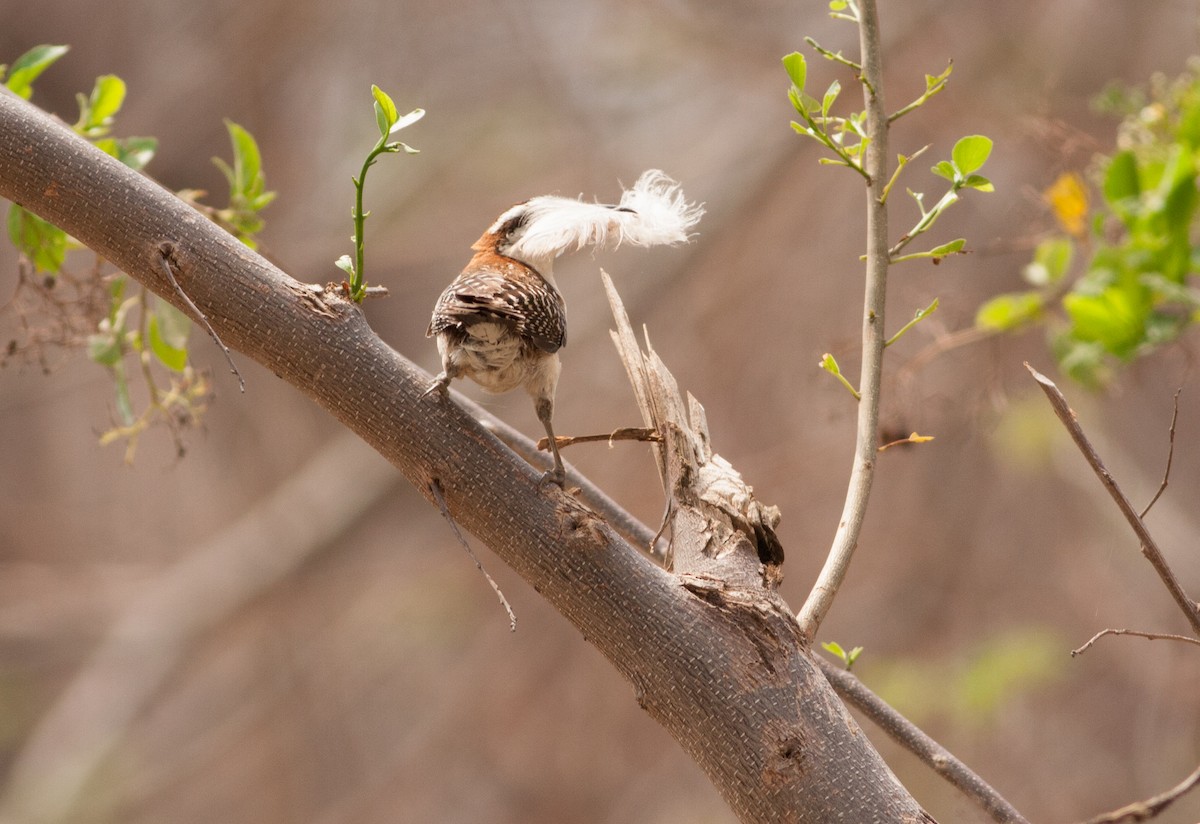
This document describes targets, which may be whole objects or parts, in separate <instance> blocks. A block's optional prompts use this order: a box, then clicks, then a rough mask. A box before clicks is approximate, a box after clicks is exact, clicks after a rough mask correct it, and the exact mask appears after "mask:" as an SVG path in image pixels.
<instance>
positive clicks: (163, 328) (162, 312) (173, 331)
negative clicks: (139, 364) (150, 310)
mask: <svg viewBox="0 0 1200 824" xmlns="http://www.w3.org/2000/svg"><path fill="white" fill-rule="evenodd" d="M154 314H155V315H156V316H157V317H158V320H159V330H160V332H161V333H162V338H163V341H165V342H166V343H168V344H170V345H171V346H173V347H175V348H176V349H186V348H187V342H188V337H189V336H190V335H191V333H192V319H191V318H190V317H189V316H188V315H186V314H184V313H183V312H181V311H179V310H178V309H176V308H175V307H174V306H172V305H171V304H170V303H167V302H166V301H165V300H163V299H162V298H155V300H154Z"/></svg>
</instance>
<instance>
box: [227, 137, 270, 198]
mask: <svg viewBox="0 0 1200 824" xmlns="http://www.w3.org/2000/svg"><path fill="white" fill-rule="evenodd" d="M225 128H226V129H228V130H229V140H230V143H232V144H233V174H232V176H231V180H230V189H231V192H232V193H234V194H241V195H245V196H253V195H257V194H259V193H261V192H262V190H263V186H264V184H265V181H264V179H263V173H262V155H261V154H260V153H259V151H258V143H257V142H256V141H255V140H254V137H253V135H251V134H250V132H248V131H246V130H245V129H244V128H242V127H241V126H239V125H238V124H237V123H234V122H233V121H232V120H226V121H225ZM227 176H228V175H227Z"/></svg>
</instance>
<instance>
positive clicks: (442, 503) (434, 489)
mask: <svg viewBox="0 0 1200 824" xmlns="http://www.w3.org/2000/svg"><path fill="white" fill-rule="evenodd" d="M429 491H430V493H432V494H433V499H434V501H436V502H437V505H438V509H440V510H441V511H442V517H443V518H445V519H446V523H448V524H450V530H451V531H452V532H453V533H454V537H455V538H458V542H459V543H460V544H462V548H463V549H465V550H466V551H467V555H469V556H471V560H472V561H474V562H475V568H476V569H478V570H479V571H480V572H482V573H483V577H484V578H487V582H488V583H489V584H491V585H492V591H493V592H495V593H496V597H497V598H499V599H500V605H501V606H503V607H504V611H505V612H507V613H508V627H509V629H510V630H511V631H512V632H516V631H517V614H516V613H515V612H513V608H512V606H511V605H510V604H509V603H508V599H507V598H505V597H504V591H503V590H502V589H500V585H499V584H497V583H496V579H495V578H493V577H492V576H491V575H490V574H488V571H487V570H486V569H484V568H483V564H481V563H480V562H479V558H477V557H476V556H475V552H474V550H472V549H471V545H470V544H469V543H467V539H466V538H465V537H464V536H463V534H462V531H461V530H460V529H459V528H458V524H457V523H455V521H454V517H453V516H452V515H451V514H450V509H449V508H448V507H447V506H446V496H445V495H443V494H442V484H441V482H440V481H439V480H438V479H437V478H434V479H433V480H432V481H430V482H429Z"/></svg>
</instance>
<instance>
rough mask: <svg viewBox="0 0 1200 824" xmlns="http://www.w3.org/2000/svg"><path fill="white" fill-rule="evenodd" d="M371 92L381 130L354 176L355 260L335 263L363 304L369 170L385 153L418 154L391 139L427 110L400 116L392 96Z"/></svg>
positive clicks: (343, 258) (348, 288) (378, 90)
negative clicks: (364, 234) (356, 174)
mask: <svg viewBox="0 0 1200 824" xmlns="http://www.w3.org/2000/svg"><path fill="white" fill-rule="evenodd" d="M371 95H372V97H373V98H374V100H375V102H374V108H375V125H376V126H377V127H378V129H379V140H377V141H376V142H375V145H374V146H373V147H372V148H371V151H370V152H368V153H367V159H366V160H365V161H363V165H362V170H361V171H360V172H359V173H358V177H356V178H354V179H353V180H354V211H353V213H352V217H353V219H354V237H353V241H354V259H353V260H351V258H350V256H349V255H342V256H341V257H340V258H338V259H337V260H336V261H335V265H336V266H337V267H338V268H339V269H341V270H342V271H343V272H345V273H346V274H347V275H348V276H349V278H350V281H349V283H347V284H346V291H347V294H348V295H349V297H350V299H351V300H353V301H354V302H355V303H362V301H363V298H365V297H366V296H367V282H366V278H365V277H364V273H363V268H364V242H363V241H364V239H363V226H364V224H365V223H366V220H367V217H368V215H370V212H367V211H364V210H363V190H364V189H365V188H366V182H367V170H368V169H370V168H371V167H372V166H373V165H375V161H376V159H377V158H378V157H379V156H380V155H382V154H389V153H396V152H404V153H406V154H417V153H418V151H419V150H417V149H414V148H413V147H412V146H409V145H408V144H407V143H403V142H400V141H393V140H390V138H391V136H392V135H394V134H395V133H396V132H399V131H400V130H402V129H406V128H408V127H409V126H411V125H412V124H414V123H416V122H417V121H418V120H420V119H421V118H422V117H424V116H425V110H424V109H413V110H412V111H411V112H409V113H408V114H406V115H403V116H401V115H400V113H399V111H398V110H397V109H396V104H395V103H394V102H393V101H392V98H391V97H390V96H388V94H387V93H386V92H384V91H383V90H382V89H381V88H379V87H378V86H375V85H372V86H371Z"/></svg>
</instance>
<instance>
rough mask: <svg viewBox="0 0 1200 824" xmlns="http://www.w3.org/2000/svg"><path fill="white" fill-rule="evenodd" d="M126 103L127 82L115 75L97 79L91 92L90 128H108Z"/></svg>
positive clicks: (104, 75) (103, 75) (105, 75)
mask: <svg viewBox="0 0 1200 824" xmlns="http://www.w3.org/2000/svg"><path fill="white" fill-rule="evenodd" d="M124 103H125V80H122V79H121V78H119V77H116V76H115V74H102V76H101V77H97V78H96V85H95V86H94V88H92V90H91V106H90V122H89V125H90V126H96V127H108V126H109V125H110V124H112V122H113V118H115V116H116V113H118V112H120V110H121V106H122V104H124Z"/></svg>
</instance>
